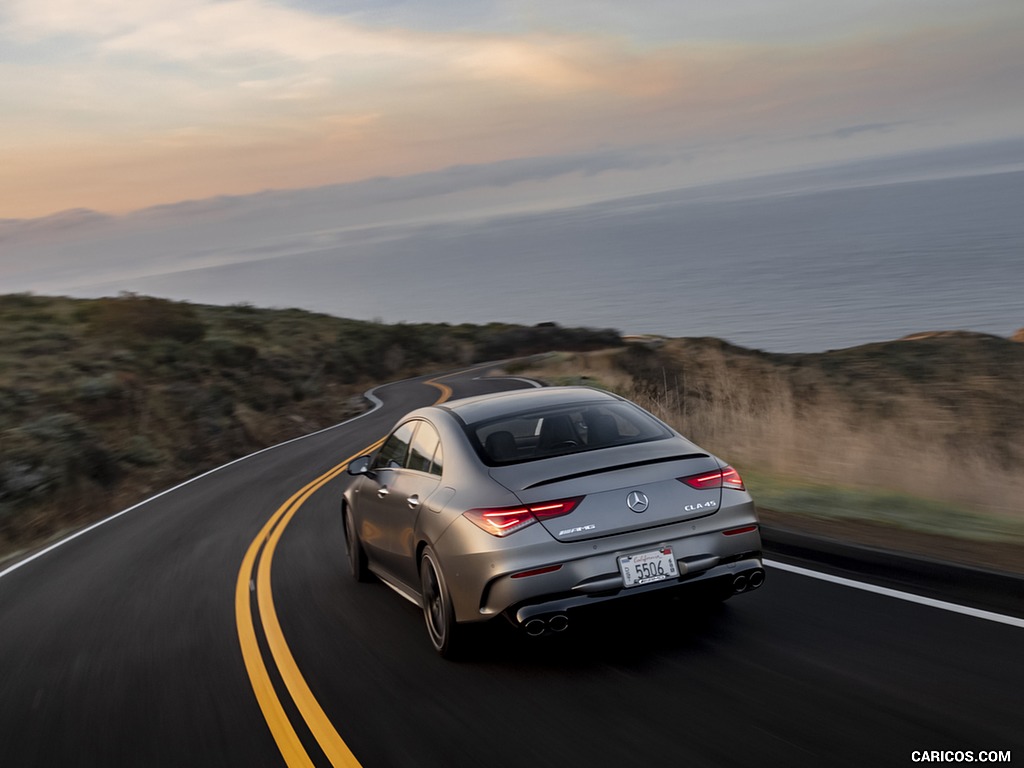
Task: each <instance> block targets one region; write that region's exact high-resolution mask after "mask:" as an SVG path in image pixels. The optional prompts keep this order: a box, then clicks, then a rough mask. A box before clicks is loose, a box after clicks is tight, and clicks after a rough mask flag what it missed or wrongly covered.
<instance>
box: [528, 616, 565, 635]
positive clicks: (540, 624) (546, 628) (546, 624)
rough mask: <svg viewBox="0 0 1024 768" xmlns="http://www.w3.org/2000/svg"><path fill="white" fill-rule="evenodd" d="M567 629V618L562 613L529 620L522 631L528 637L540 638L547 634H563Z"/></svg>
mask: <svg viewBox="0 0 1024 768" xmlns="http://www.w3.org/2000/svg"><path fill="white" fill-rule="evenodd" d="M568 628H569V617H568V616H566V615H565V614H564V613H556V614H554V615H552V616H548V617H538V618H535V619H530V620H529V621H527V622H526V623H525V624H523V629H524V630H526V634H528V635H529V636H530V637H540V636H541V635H544V634H547V633H548V632H555V633H558V632H565V630H567V629H568Z"/></svg>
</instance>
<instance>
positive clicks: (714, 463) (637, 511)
mask: <svg viewBox="0 0 1024 768" xmlns="http://www.w3.org/2000/svg"><path fill="white" fill-rule="evenodd" d="M720 467H721V464H720V463H719V462H718V460H717V459H715V458H714V457H713V456H710V455H708V454H707V453H705V452H704V451H702V450H701V449H700V448H698V447H697V446H695V445H693V444H692V443H690V442H688V441H686V440H682V439H671V440H659V441H654V442H651V443H643V444H634V445H626V446H619V447H611V448H604V449H600V450H595V451H587V452H583V453H576V454H572V455H569V456H559V457H554V458H550V459H544V460H540V461H532V462H524V463H522V464H514V465H510V466H503V467H493V468H491V470H490V473H491V476H492V477H493V478H494V479H495V480H497V481H498V482H499V483H501V484H502V485H504V486H505V487H506V488H508V489H509V490H510V491H512V492H513V493H515V494H516V495H517V496H518V497H519V499H520V500H521V501H522V502H523V504H540V503H542V502H545V501H553V500H559V499H566V498H571V497H576V496H582V497H584V498H583V500H582V501H581V502H580V504H579V505H578V506H577V507H576V508H575V509H574V510H573V511H572V512H571V513H570V514H568V515H563V516H561V517H554V518H548V519H541V521H540V522H541V524H542V525H543V526H544V527H545V528H546V529H547V531H548V532H549V533H550V534H551V535H552V536H554V537H555V538H556V539H557V540H558V541H565V542H572V541H585V540H587V539H594V538H601V537H605V536H613V535H616V534H620V533H628V532H630V531H637V530H643V529H645V528H656V527H659V526H663V525H670V524H672V523H677V522H681V521H683V520H689V519H693V518H698V517H706V516H708V515H712V514H714V513H715V512H717V511H718V508H719V506H720V504H721V501H722V490H721V488H713V489H707V490H697V489H695V488H691V487H690V486H688V485H686V484H685V483H681V482H679V480H678V479H677V478H681V477H689V476H691V475H697V474H701V473H705V472H713V471H715V470H718V469H720Z"/></svg>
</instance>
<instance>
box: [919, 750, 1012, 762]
mask: <svg viewBox="0 0 1024 768" xmlns="http://www.w3.org/2000/svg"><path fill="white" fill-rule="evenodd" d="M910 759H911V760H912V761H913V762H915V763H1009V762H1012V757H1011V755H1010V750H1008V749H1005V750H994V749H989V750H982V751H980V752H975V751H973V750H964V749H920V750H914V751H913V752H911V753H910Z"/></svg>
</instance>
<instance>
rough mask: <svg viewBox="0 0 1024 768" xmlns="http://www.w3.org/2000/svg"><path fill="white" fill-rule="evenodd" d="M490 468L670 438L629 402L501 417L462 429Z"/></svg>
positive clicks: (571, 407) (659, 426)
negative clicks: (465, 429) (467, 433)
mask: <svg viewBox="0 0 1024 768" xmlns="http://www.w3.org/2000/svg"><path fill="white" fill-rule="evenodd" d="M467 431H468V432H469V436H470V440H471V441H472V442H473V443H474V447H475V448H476V449H477V452H478V453H479V454H480V455H481V457H483V459H484V461H485V462H486V463H487V464H490V465H491V466H495V465H499V464H515V463H518V462H521V461H533V460H534V459H542V458H546V457H549V456H562V455H564V454H568V453H582V452H584V451H593V450H597V449H599V448H608V447H610V446H613V445H629V444H630V443H643V442H647V441H649V440H662V439H664V438H667V437H670V436H671V434H672V433H671V432H669V431H668V430H667V429H666V428H665V427H664V425H662V424H661V422H659V421H657V420H656V419H655V418H654V417H652V416H651V415H650V414H648V413H647V412H646V411H643V410H641V409H640V408H637V407H636V406H634V405H631V404H630V403H624V402H612V403H601V404H594V403H581V404H578V405H562V406H558V407H549V408H543V409H537V410H532V411H524V412H522V413H516V414H510V415H505V416H501V417H500V418H497V419H490V420H487V421H481V422H477V423H475V424H469V425H467Z"/></svg>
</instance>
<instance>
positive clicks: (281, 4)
mask: <svg viewBox="0 0 1024 768" xmlns="http://www.w3.org/2000/svg"><path fill="white" fill-rule="evenodd" d="M1022 51H1024V3H1021V2H1020V0H830V1H829V2H821V0H776V1H775V2H764V0H731V1H730V2H720V1H715V2H712V1H710V0H634V1H633V2H630V3H624V2H622V0H614V1H613V0H559V2H555V3H553V2H550V0H544V1H543V2H542V1H541V0H430V1H429V2H428V1H427V0H279V1H278V2H272V1H271V0H132V2H125V1H124V0H0V219H31V218H35V217H42V216H46V215H49V214H53V213H55V212H58V211H65V210H68V209H89V210H94V211H100V212H104V213H109V214H123V213H126V212H129V211H133V210H138V209H142V208H146V207H149V206H155V205H166V204H172V203H177V202H180V201H186V200H202V199H205V198H211V197H215V196H224V195H248V194H253V193H258V192H260V191H262V190H287V189H304V188H311V187H319V186H323V185H334V184H344V183H350V182H356V181H360V180H366V179H376V178H380V177H395V178H398V177H410V176H417V175H422V174H427V173H429V172H436V171H439V170H444V169H453V168H455V169H459V168H467V167H474V166H479V167H489V168H494V169H496V173H497V178H498V181H497V182H496V183H498V184H500V183H502V182H501V177H502V174H506V175H507V174H508V173H509V172H510V169H512V170H513V171H514V169H516V168H520V167H529V168H540V167H546V168H548V169H549V171H548V172H547V173H546V175H545V174H540V175H539V176H537V177H536V178H537V183H536V184H535V185H534V186H533V187H531V188H530V194H531V195H535V196H538V197H539V198H543V197H544V196H545V195H547V196H550V197H551V198H552V199H555V198H557V199H558V200H559V201H562V202H564V201H566V200H570V199H571V198H573V196H578V197H579V198H580V199H583V198H585V197H586V196H587V195H591V196H593V195H594V194H595V192H594V190H595V189H600V190H603V191H604V193H605V194H607V193H609V190H613V191H616V192H619V193H636V192H645V191H656V190H663V189H671V188H676V187H682V186H687V185H692V184H696V183H701V182H705V181H713V180H716V179H724V178H737V177H741V176H743V175H754V174H757V173H761V172H768V171H776V170H786V169H796V168H804V167H812V166H814V165H821V164H827V163H835V162H842V161H846V160H851V159H856V158H860V157H871V156H883V155H887V154H898V153H901V152H908V151H917V150H925V149H930V148H936V147H943V146H950V145H958V144H968V143H972V142H983V141H990V140H996V139H1002V138H1013V137H1020V136H1022V135H1024V98H1022V96H1024V86H1022V85H1021V84H1022V83H1024V53H1022ZM542 177H546V179H547V181H550V182H551V184H545V183H544V182H545V178H542ZM556 181H557V183H555V182H556Z"/></svg>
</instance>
